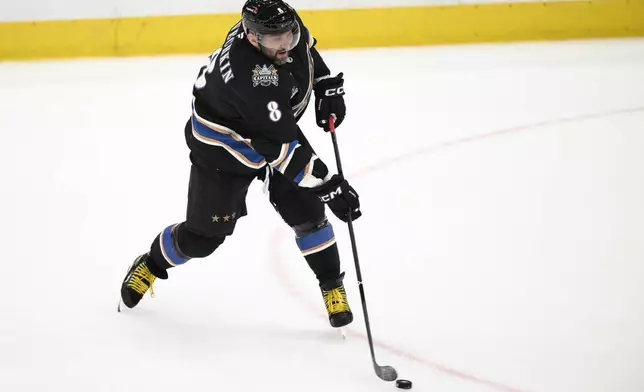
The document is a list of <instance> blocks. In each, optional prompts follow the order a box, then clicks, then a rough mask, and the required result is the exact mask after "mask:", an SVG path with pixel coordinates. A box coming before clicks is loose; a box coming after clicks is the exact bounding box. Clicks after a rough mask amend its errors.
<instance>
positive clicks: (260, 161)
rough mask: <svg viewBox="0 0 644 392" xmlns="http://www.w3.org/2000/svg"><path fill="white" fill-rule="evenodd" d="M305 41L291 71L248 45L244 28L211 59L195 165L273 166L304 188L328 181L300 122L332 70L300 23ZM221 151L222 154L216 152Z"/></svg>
mask: <svg viewBox="0 0 644 392" xmlns="http://www.w3.org/2000/svg"><path fill="white" fill-rule="evenodd" d="M297 19H298V22H299V24H300V29H301V37H300V41H299V42H298V44H297V46H296V47H295V48H294V49H293V50H292V51H291V52H290V53H289V56H290V57H289V61H288V62H287V63H286V64H284V65H277V64H275V63H273V62H272V61H271V60H270V59H269V58H268V57H266V56H265V55H263V54H262V53H261V52H260V51H259V50H257V49H256V48H255V47H254V46H253V45H252V44H251V43H250V42H248V40H247V37H246V34H245V33H244V31H243V27H242V23H241V21H240V22H238V23H237V24H236V25H235V26H233V27H232V28H231V30H230V32H229V33H228V35H227V37H226V39H225V41H224V43H223V45H222V47H221V48H219V49H217V50H216V51H215V52H214V53H212V55H211V56H210V57H209V60H208V63H207V64H206V65H204V66H203V67H202V68H201V70H200V72H199V75H198V77H197V80H196V82H195V85H194V88H193V103H192V116H191V118H190V120H189V124H188V125H187V127H186V141H187V143H188V146H189V147H190V149H191V157H192V160H193V162H195V161H196V162H198V164H200V165H203V166H206V167H208V168H209V169H215V170H220V171H225V172H232V173H250V172H256V171H257V170H259V169H263V168H264V167H266V165H268V166H269V167H270V168H271V170H276V171H279V172H280V173H282V174H284V175H285V176H286V177H287V178H289V179H290V180H292V181H294V182H295V183H297V184H298V185H300V186H303V187H314V186H317V185H320V184H321V183H322V182H323V179H324V177H326V176H327V174H328V170H327V168H326V166H325V165H324V164H323V163H322V162H321V161H320V160H319V159H318V158H317V156H316V155H315V153H314V151H313V149H312V148H311V146H310V145H309V143H308V141H306V138H304V135H303V134H302V132H301V131H300V129H299V127H298V125H297V122H298V121H299V119H300V118H301V117H302V115H303V114H304V111H305V110H306V107H307V106H308V103H309V101H310V99H311V96H312V95H313V92H312V90H313V86H314V84H315V82H316V80H317V79H319V78H323V77H325V76H327V75H329V73H330V71H329V69H328V68H327V66H326V65H325V63H324V61H323V60H322V58H321V56H320V54H319V53H318V52H317V50H316V49H315V48H314V45H315V40H314V38H313V37H312V36H311V35H310V34H309V32H308V30H307V29H306V27H305V26H304V24H303V22H302V20H301V19H300V18H299V16H298V17H297ZM213 146H214V147H216V148H213Z"/></svg>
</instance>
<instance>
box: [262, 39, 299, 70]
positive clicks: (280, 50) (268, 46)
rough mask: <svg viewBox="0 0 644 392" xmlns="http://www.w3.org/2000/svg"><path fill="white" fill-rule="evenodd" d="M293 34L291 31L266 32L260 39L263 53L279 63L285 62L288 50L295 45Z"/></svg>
mask: <svg viewBox="0 0 644 392" xmlns="http://www.w3.org/2000/svg"><path fill="white" fill-rule="evenodd" d="M294 41H295V36H294V34H293V32H292V31H288V32H286V33H284V34H266V35H263V36H262V39H261V41H260V43H261V45H262V47H263V48H264V53H265V54H266V55H267V56H268V57H270V58H272V59H273V60H275V61H277V62H278V63H279V64H284V63H286V60H287V59H288V52H289V51H290V50H291V49H293V47H295V45H294V44H293V43H294Z"/></svg>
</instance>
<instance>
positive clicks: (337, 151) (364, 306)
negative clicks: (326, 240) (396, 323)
mask: <svg viewBox="0 0 644 392" xmlns="http://www.w3.org/2000/svg"><path fill="white" fill-rule="evenodd" d="M329 131H330V132H331V139H332V140H333V150H334V151H335V161H336V164H337V166H338V173H339V174H340V175H344V173H343V172H342V162H341V160H340V149H339V148H338V139H337V137H336V135H335V125H334V118H333V117H331V118H330V121H329ZM347 223H348V224H349V236H350V238H351V249H352V250H353V261H354V263H355V265H356V275H357V277H358V288H359V290H360V299H361V300H362V311H363V312H364V321H365V327H366V329H367V338H368V339H369V349H370V350H371V359H372V360H373V363H374V365H377V364H376V354H375V352H374V349H373V338H372V336H371V324H370V322H369V314H368V313H367V300H366V299H365V293H364V286H363V284H362V272H361V271H360V261H359V259H358V247H357V245H356V236H355V233H354V231H353V219H352V217H351V210H349V219H348V221H347Z"/></svg>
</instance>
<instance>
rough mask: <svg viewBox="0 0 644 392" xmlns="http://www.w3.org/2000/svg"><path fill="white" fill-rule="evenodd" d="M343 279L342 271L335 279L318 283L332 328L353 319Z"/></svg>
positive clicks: (344, 324) (347, 323)
mask: <svg viewBox="0 0 644 392" xmlns="http://www.w3.org/2000/svg"><path fill="white" fill-rule="evenodd" d="M343 279H344V272H343V273H342V274H340V276H339V277H338V278H337V279H333V280H329V281H326V282H323V283H322V284H321V285H320V288H321V289H322V297H323V298H324V304H325V306H326V311H327V313H328V314H329V323H331V326H332V327H333V328H341V327H344V326H346V325H349V324H351V322H352V321H353V313H352V312H351V308H350V307H349V302H348V301H347V292H346V291H345V289H344V285H343V284H342V280H343Z"/></svg>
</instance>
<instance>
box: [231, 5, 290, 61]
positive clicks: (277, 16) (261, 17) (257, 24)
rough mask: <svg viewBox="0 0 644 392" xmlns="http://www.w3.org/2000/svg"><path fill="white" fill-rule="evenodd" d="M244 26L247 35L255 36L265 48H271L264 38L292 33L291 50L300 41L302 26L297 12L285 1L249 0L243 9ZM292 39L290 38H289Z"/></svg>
mask: <svg viewBox="0 0 644 392" xmlns="http://www.w3.org/2000/svg"><path fill="white" fill-rule="evenodd" d="M242 24H243V26H244V32H246V34H249V33H251V34H253V35H255V36H256V37H257V38H258V40H259V41H260V43H261V44H262V45H264V46H267V47H271V45H270V41H269V40H267V39H264V38H269V37H270V36H280V35H283V34H285V33H288V32H291V33H292V34H293V36H292V40H291V41H292V42H291V45H289V47H288V48H285V49H286V50H291V49H293V48H294V47H295V45H297V43H298V42H299V40H300V25H299V23H298V22H297V19H296V17H295V10H294V9H293V8H292V7H291V6H290V5H288V4H287V3H285V2H284V1H283V0H248V1H246V4H244V7H243V9H242ZM289 37H290V36H289Z"/></svg>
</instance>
